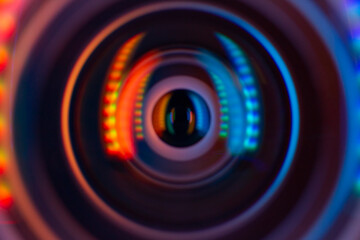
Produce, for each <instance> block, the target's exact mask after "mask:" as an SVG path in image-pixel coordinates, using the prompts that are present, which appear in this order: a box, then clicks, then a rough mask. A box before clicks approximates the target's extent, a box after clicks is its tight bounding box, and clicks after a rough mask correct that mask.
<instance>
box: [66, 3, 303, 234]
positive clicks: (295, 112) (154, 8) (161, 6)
mask: <svg viewBox="0 0 360 240" xmlns="http://www.w3.org/2000/svg"><path fill="white" fill-rule="evenodd" d="M176 8H180V9H192V10H197V11H204V12H209V13H212V14H214V15H217V16H220V17H222V18H224V19H227V20H229V21H231V22H233V23H235V24H236V25H238V26H240V27H241V28H243V29H245V30H246V31H247V32H249V33H250V34H251V35H253V36H254V37H255V38H256V39H257V40H258V41H259V42H260V43H261V44H262V45H263V46H264V48H265V49H266V50H267V51H268V52H269V54H270V55H271V56H272V57H273V60H274V61H275V62H276V64H277V65H278V67H279V70H280V72H281V73H282V76H283V78H284V81H285V84H286V87H287V89H288V93H289V98H290V104H291V109H292V135H291V140H290V145H289V150H288V154H287V156H286V159H285V162H284V165H283V167H282V169H281V171H280V173H279V175H278V177H277V178H276V180H275V181H274V183H273V185H272V186H271V187H270V188H269V190H268V191H267V192H266V193H265V195H264V196H263V197H262V198H261V200H259V201H258V202H257V203H256V204H254V205H253V206H252V207H251V208H250V209H249V210H247V211H246V212H245V213H243V214H242V215H240V216H238V217H237V218H235V219H233V221H231V222H227V223H225V224H222V225H220V226H217V227H214V228H211V229H209V230H206V231H199V232H191V233H181V234H178V233H176V234H175V235H174V233H172V232H164V231H157V230H154V229H151V228H147V227H145V226H141V225H138V224H136V223H133V222H129V221H128V220H126V219H124V218H123V217H121V216H119V215H118V214H117V213H116V212H114V211H113V210H112V209H111V208H109V207H108V206H107V205H106V204H105V203H104V202H102V200H101V199H100V198H99V197H98V196H97V194H96V193H94V192H93V190H92V189H91V187H90V186H89V185H88V184H87V183H86V180H85V179H84V178H83V176H82V174H81V171H80V169H78V167H77V164H76V160H75V157H74V155H73V153H72V150H71V148H72V147H71V143H70V141H69V135H68V130H69V129H68V123H67V120H68V113H67V112H68V107H69V101H70V99H71V92H72V88H73V86H74V84H75V81H76V77H77V74H78V72H79V70H80V69H81V65H83V63H84V62H85V61H86V59H87V58H88V57H89V55H90V54H91V52H92V51H93V50H94V49H95V48H96V46H97V45H98V44H99V43H100V42H101V41H102V40H103V39H104V38H105V37H106V36H107V35H108V34H110V33H111V32H112V31H113V30H114V29H116V28H117V27H118V26H121V25H122V24H124V22H125V21H128V20H130V19H131V18H136V17H139V16H141V15H143V14H145V13H149V12H153V13H154V12H159V11H163V10H168V9H176ZM129 16H131V17H129ZM62 113H63V114H62V128H63V134H64V135H63V138H64V144H65V147H66V150H67V151H66V152H67V155H68V159H69V163H70V166H72V170H73V173H74V174H75V176H76V177H77V179H78V181H80V182H81V185H82V187H83V189H85V191H86V192H87V194H88V195H89V197H90V198H91V199H92V200H93V201H94V202H95V203H96V205H97V206H98V207H100V208H101V209H102V211H103V212H104V213H106V215H107V216H110V217H111V218H113V219H114V220H115V221H116V222H121V223H123V224H124V223H126V226H127V229H128V230H129V231H131V232H134V233H135V232H138V231H139V230H140V229H141V231H142V232H143V233H145V234H146V235H148V236H152V237H156V238H163V237H165V238H174V237H181V238H183V239H184V238H188V237H190V236H191V237H192V238H193V237H194V236H205V235H206V236H214V234H216V235H219V234H220V235H222V234H223V233H224V232H226V231H229V230H231V229H233V228H234V227H236V228H237V227H239V226H240V225H242V223H244V221H246V219H249V218H251V217H253V216H254V215H255V214H256V213H257V212H258V211H259V210H261V208H262V207H264V205H265V204H266V203H267V202H268V201H269V200H270V199H271V198H272V196H273V195H274V193H275V192H276V190H277V189H278V188H279V187H280V185H281V182H282V181H283V179H284V178H285V176H286V174H287V172H288V170H289V168H290V166H291V162H292V158H293V156H294V154H295V151H296V145H297V139H298V135H299V108H298V100H297V96H296V90H295V87H294V83H293V81H292V77H291V75H290V73H289V71H288V69H287V66H286V64H285V63H284V61H283V59H282V58H281V56H280V54H279V53H278V51H277V50H276V49H275V47H274V46H273V45H272V44H271V43H270V41H269V40H267V39H266V38H265V36H264V35H262V34H261V33H260V32H258V31H257V30H256V29H255V28H254V27H253V26H251V25H250V24H249V23H247V22H245V21H244V20H242V19H240V18H239V17H238V16H236V15H233V14H231V13H229V12H226V11H224V10H222V9H219V8H215V7H212V6H208V5H206V4H197V3H194V4H192V5H191V6H189V5H187V4H186V3H182V2H181V3H158V4H154V5H150V6H148V7H144V8H142V9H141V11H140V10H138V11H135V12H133V13H131V14H129V15H127V16H125V17H123V18H120V19H119V20H118V21H116V22H115V23H114V24H112V25H110V26H109V27H107V28H105V30H104V31H103V32H102V33H101V34H99V35H98V36H97V37H96V38H95V39H94V40H93V41H92V42H91V43H90V45H89V46H88V47H87V50H86V51H85V52H84V53H83V55H82V56H81V57H80V59H79V61H78V63H77V64H76V65H75V68H74V71H73V72H72V74H71V77H70V79H69V83H68V86H67V90H66V93H65V95H64V104H63V108H62ZM189 234H190V235H189Z"/></svg>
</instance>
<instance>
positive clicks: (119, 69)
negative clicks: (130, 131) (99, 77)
mask: <svg viewBox="0 0 360 240" xmlns="http://www.w3.org/2000/svg"><path fill="white" fill-rule="evenodd" d="M143 36H144V35H143V34H138V35H136V36H134V37H133V38H131V39H129V40H128V41H127V42H126V43H125V44H124V45H123V46H122V47H121V48H120V50H119V51H118V53H117V55H116V57H115V61H114V63H113V64H112V66H111V70H110V73H109V75H108V80H107V83H106V87H105V94H104V100H103V101H104V107H103V120H102V123H103V129H104V141H105V143H106V150H107V152H108V153H109V154H116V153H118V151H119V149H120V145H119V143H118V142H117V132H116V130H115V122H116V118H115V112H116V107H117V106H116V103H117V100H118V96H119V90H120V88H121V85H122V80H123V69H124V68H125V66H126V64H127V61H128V60H129V58H130V57H131V54H132V53H133V50H134V48H135V47H136V46H137V45H138V44H139V42H140V40H141V39H142V38H143Z"/></svg>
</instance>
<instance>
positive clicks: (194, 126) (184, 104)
mask: <svg viewBox="0 0 360 240" xmlns="http://www.w3.org/2000/svg"><path fill="white" fill-rule="evenodd" d="M152 121H153V126H154V129H155V132H156V133H157V135H158V136H159V137H160V138H161V139H162V140H163V141H164V142H166V143H167V144H169V145H172V146H175V147H187V146H191V145H193V144H195V143H197V142H198V141H200V140H201V139H202V138H203V137H204V136H205V135H206V133H207V131H208V130H209V125H210V113H209V109H208V107H207V105H206V102H205V101H204V100H203V99H202V98H201V96H199V95H198V94H196V93H195V92H192V91H189V90H174V91H172V92H169V93H167V94H166V95H164V96H162V97H161V98H160V99H159V101H158V102H157V103H156V105H155V108H154V112H153V117H152Z"/></svg>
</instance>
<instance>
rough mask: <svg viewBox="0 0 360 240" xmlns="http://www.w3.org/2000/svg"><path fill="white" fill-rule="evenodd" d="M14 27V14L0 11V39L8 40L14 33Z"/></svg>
mask: <svg viewBox="0 0 360 240" xmlns="http://www.w3.org/2000/svg"><path fill="white" fill-rule="evenodd" d="M15 28H16V18H15V16H14V14H11V13H8V12H7V13H1V12H0V41H3V42H5V41H9V40H10V39H11V38H12V37H13V35H14V33H15Z"/></svg>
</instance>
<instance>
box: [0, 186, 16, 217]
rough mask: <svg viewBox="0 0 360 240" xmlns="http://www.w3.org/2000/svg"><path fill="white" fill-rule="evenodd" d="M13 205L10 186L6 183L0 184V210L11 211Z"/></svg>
mask: <svg viewBox="0 0 360 240" xmlns="http://www.w3.org/2000/svg"><path fill="white" fill-rule="evenodd" d="M12 204H13V197H12V195H11V192H10V189H9V186H8V185H7V184H6V183H5V182H0V208H3V209H6V210H7V209H9V208H10V207H11V206H12Z"/></svg>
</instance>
